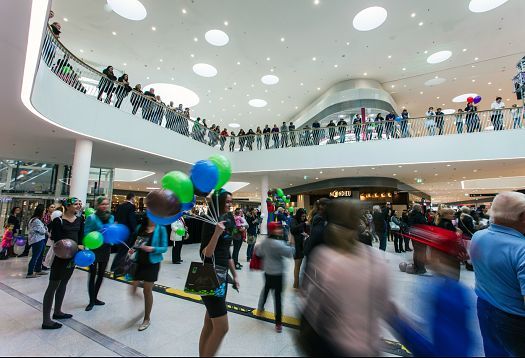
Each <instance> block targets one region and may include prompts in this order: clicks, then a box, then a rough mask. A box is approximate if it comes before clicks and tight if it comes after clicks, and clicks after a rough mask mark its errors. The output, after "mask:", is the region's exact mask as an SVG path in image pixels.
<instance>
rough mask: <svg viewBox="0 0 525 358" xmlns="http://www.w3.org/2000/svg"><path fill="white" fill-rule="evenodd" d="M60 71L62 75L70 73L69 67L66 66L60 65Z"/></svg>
mask: <svg viewBox="0 0 525 358" xmlns="http://www.w3.org/2000/svg"><path fill="white" fill-rule="evenodd" d="M62 73H63V74H64V75H69V74H70V73H71V68H69V67H67V66H64V67H62Z"/></svg>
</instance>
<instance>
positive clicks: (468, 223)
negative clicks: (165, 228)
mask: <svg viewBox="0 0 525 358" xmlns="http://www.w3.org/2000/svg"><path fill="white" fill-rule="evenodd" d="M458 228H459V229H461V231H463V235H465V236H467V237H472V235H474V233H475V232H476V228H475V227H474V219H473V218H472V216H470V215H468V214H461V215H460V216H459V219H458Z"/></svg>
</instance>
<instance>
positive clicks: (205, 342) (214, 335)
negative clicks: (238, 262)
mask: <svg viewBox="0 0 525 358" xmlns="http://www.w3.org/2000/svg"><path fill="white" fill-rule="evenodd" d="M216 195H218V198H216ZM215 199H217V201H216V202H218V206H219V207H218V208H217V209H218V211H219V220H220V221H219V223H218V224H217V225H215V227H214V226H213V225H210V224H205V225H204V227H203V229H202V241H201V246H200V254H201V256H202V257H203V260H204V262H207V263H215V266H221V267H223V268H227V269H229V271H230V273H231V275H232V277H233V281H234V286H233V287H234V288H236V289H238V288H239V279H238V277H237V272H236V270H235V264H234V262H233V260H232V257H231V253H230V246H231V244H232V232H233V230H234V229H235V219H234V217H233V214H232V213H231V211H230V209H231V206H232V194H231V193H229V192H227V191H225V190H221V191H220V192H219V193H217V194H214V196H213V200H215ZM227 287H228V285H227V284H226V292H225V293H224V296H223V297H218V296H203V297H202V302H203V303H204V306H206V315H205V316H204V326H203V327H202V331H201V335H200V339H199V355H200V356H201V357H212V356H214V355H215V354H216V353H217V350H218V349H219V346H220V345H221V342H222V340H223V338H224V336H225V335H226V333H227V332H228V315H227V313H228V311H227V309H226V294H227V292H228V289H227Z"/></svg>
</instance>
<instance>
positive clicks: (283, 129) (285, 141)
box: [281, 122, 288, 148]
mask: <svg viewBox="0 0 525 358" xmlns="http://www.w3.org/2000/svg"><path fill="white" fill-rule="evenodd" d="M286 147H288V126H287V125H286V122H283V125H282V126H281V148H286Z"/></svg>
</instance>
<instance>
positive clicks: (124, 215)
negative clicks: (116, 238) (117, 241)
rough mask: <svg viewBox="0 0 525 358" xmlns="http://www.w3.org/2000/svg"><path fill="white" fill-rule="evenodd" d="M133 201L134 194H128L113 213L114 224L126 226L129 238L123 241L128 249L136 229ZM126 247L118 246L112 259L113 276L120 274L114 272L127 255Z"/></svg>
mask: <svg viewBox="0 0 525 358" xmlns="http://www.w3.org/2000/svg"><path fill="white" fill-rule="evenodd" d="M134 200H135V194H134V193H128V195H127V196H126V201H125V202H123V203H122V204H120V205H119V206H118V207H117V211H116V213H115V223H119V224H122V225H126V226H127V228H128V229H129V237H128V238H127V240H126V241H125V243H126V245H128V246H129V247H131V244H132V243H131V239H132V237H133V234H134V232H135V229H136V228H137V217H136V215H135V211H136V208H135V204H134ZM126 245H124V244H121V245H119V247H118V252H117V255H116V256H115V258H114V259H113V263H112V264H111V271H113V272H114V273H115V276H117V275H118V274H120V272H117V271H116V270H117V269H118V268H119V266H120V265H121V264H122V262H123V260H124V258H125V257H126V255H127V252H128V248H127V247H126Z"/></svg>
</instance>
